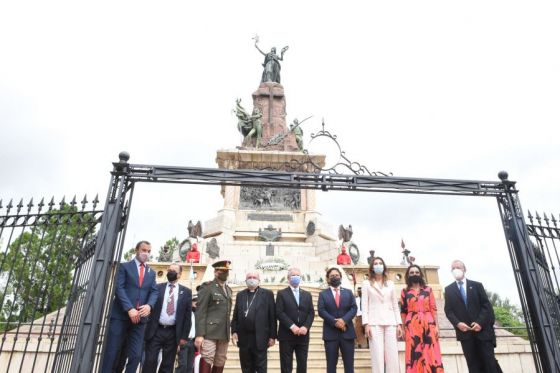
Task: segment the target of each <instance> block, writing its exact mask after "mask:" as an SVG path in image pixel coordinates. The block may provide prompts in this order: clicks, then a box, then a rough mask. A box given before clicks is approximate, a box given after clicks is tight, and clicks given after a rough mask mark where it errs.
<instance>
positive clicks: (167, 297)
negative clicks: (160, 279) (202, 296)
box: [142, 264, 192, 373]
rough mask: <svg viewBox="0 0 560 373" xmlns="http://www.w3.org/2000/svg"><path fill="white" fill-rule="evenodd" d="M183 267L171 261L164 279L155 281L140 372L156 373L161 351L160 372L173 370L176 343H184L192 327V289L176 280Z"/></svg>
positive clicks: (176, 348) (178, 345)
mask: <svg viewBox="0 0 560 373" xmlns="http://www.w3.org/2000/svg"><path fill="white" fill-rule="evenodd" d="M181 272H182V268H181V266H180V265H179V264H171V265H169V267H168V268H167V281H168V282H165V283H162V284H159V285H157V287H158V291H159V296H158V300H157V302H156V306H155V308H154V312H153V313H152V317H151V318H150V322H149V323H148V327H147V329H146V337H145V340H146V350H145V359H144V365H143V366H142V372H143V373H155V372H156V369H157V362H158V354H159V352H160V350H161V351H162V358H161V365H160V367H159V370H158V372H159V373H172V372H173V364H174V363H175V355H176V353H177V350H178V347H180V346H184V345H186V343H187V339H188V336H189V331H190V329H191V302H192V300H191V299H192V293H191V290H190V289H189V288H187V287H185V286H183V285H179V284H178V280H179V278H181Z"/></svg>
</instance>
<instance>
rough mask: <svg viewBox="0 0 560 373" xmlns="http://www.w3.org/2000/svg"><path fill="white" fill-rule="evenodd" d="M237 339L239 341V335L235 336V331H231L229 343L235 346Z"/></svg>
mask: <svg viewBox="0 0 560 373" xmlns="http://www.w3.org/2000/svg"><path fill="white" fill-rule="evenodd" d="M237 341H239V337H237V333H233V334H232V335H231V344H232V345H234V346H237Z"/></svg>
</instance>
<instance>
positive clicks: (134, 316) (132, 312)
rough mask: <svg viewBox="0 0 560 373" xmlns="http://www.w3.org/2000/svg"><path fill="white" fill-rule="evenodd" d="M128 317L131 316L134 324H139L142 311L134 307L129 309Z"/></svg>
mask: <svg viewBox="0 0 560 373" xmlns="http://www.w3.org/2000/svg"><path fill="white" fill-rule="evenodd" d="M128 317H130V321H132V323H133V324H138V323H139V322H140V313H139V312H138V311H137V310H136V309H134V308H131V309H129V310H128Z"/></svg>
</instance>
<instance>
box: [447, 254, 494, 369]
mask: <svg viewBox="0 0 560 373" xmlns="http://www.w3.org/2000/svg"><path fill="white" fill-rule="evenodd" d="M466 271H467V269H466V267H465V264H464V263H463V262H462V261H460V260H455V261H453V263H451V272H452V273H453V276H454V277H455V280H456V281H454V282H453V283H451V284H450V285H448V286H447V287H446V288H445V308H444V310H445V315H446V316H447V318H448V319H449V321H450V322H451V324H453V326H454V327H455V333H456V335H457V340H458V341H460V342H461V347H462V348H463V353H464V355H465V359H466V360H467V365H468V367H469V372H470V373H482V372H484V373H495V372H497V370H496V359H495V357H494V343H495V339H496V336H495V334H494V310H493V309H492V305H491V304H490V301H489V300H488V296H487V295H486V291H485V290H484V286H482V284H481V283H480V282H476V281H473V280H470V279H469V280H467V279H466V277H465V272H466Z"/></svg>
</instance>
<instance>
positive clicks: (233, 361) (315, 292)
mask: <svg viewBox="0 0 560 373" xmlns="http://www.w3.org/2000/svg"><path fill="white" fill-rule="evenodd" d="M286 286H287V285H269V284H264V285H263V287H265V288H267V289H270V290H272V291H273V292H274V295H275V296H276V292H277V291H278V290H280V289H284V288H285V287H286ZM243 289H244V288H243V287H236V288H233V291H234V293H236V291H238V290H243ZM302 289H304V290H307V291H309V292H310V293H311V296H312V297H313V304H314V305H315V320H314V321H313V326H312V327H311V330H310V335H309V338H310V340H309V354H308V357H307V372H309V373H324V372H326V371H327V362H326V360H325V349H324V347H323V340H322V338H321V335H322V330H323V319H321V318H320V317H319V315H318V314H317V301H318V298H319V293H320V292H321V289H318V288H316V287H305V286H302ZM234 302H235V294H234ZM234 305H235V304H234ZM238 351H239V350H238V349H237V347H236V346H233V345H232V344H230V345H229V348H228V359H227V361H226V366H225V369H224V372H228V373H233V372H235V373H238V372H240V371H241V364H240V362H239V352H238ZM296 366H297V365H296V361H295V356H294V372H295V371H296V370H295V367H296ZM342 367H343V365H342V358H339V369H338V371H343V370H342V369H343V368H342ZM354 368H355V370H354V371H355V372H356V373H369V372H371V363H370V354H369V350H368V349H358V348H356V351H355V355H354ZM268 372H270V373H277V372H278V373H279V372H280V353H279V347H278V341H277V342H276V344H275V345H274V346H273V347H271V348H269V349H268Z"/></svg>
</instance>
